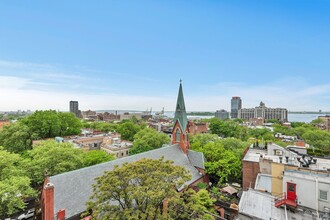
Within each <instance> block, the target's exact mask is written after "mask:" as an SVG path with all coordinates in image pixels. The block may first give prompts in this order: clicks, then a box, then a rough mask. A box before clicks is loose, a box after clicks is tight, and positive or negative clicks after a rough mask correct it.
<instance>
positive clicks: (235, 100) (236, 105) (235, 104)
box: [230, 96, 242, 118]
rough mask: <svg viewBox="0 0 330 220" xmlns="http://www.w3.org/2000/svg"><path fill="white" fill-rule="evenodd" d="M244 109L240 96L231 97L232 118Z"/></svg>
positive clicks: (236, 116)
mask: <svg viewBox="0 0 330 220" xmlns="http://www.w3.org/2000/svg"><path fill="white" fill-rule="evenodd" d="M241 109H242V99H241V98H240V97H238V96H234V97H232V98H231V111H230V116H231V118H238V110H241Z"/></svg>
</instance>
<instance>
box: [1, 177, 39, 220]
mask: <svg viewBox="0 0 330 220" xmlns="http://www.w3.org/2000/svg"><path fill="white" fill-rule="evenodd" d="M35 195H36V193H35V191H34V190H33V189H32V188H31V187H30V179H29V178H28V177H26V176H13V177H10V178H8V179H5V180H3V181H0V198H1V199H0V219H5V218H6V217H8V216H10V215H12V214H14V213H16V212H18V211H20V210H23V209H24V208H25V206H26V203H25V202H24V198H28V197H32V196H35Z"/></svg>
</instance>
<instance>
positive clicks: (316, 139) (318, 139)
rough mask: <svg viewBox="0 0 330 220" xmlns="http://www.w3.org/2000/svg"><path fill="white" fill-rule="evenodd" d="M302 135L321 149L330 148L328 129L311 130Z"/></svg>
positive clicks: (309, 142)
mask: <svg viewBox="0 0 330 220" xmlns="http://www.w3.org/2000/svg"><path fill="white" fill-rule="evenodd" d="M302 137H303V138H304V140H305V141H306V142H307V143H308V144H310V145H312V146H314V147H316V148H319V149H321V150H328V149H330V133H329V132H327V131H322V130H315V131H312V130H309V131H307V132H305V133H304V134H303V135H302Z"/></svg>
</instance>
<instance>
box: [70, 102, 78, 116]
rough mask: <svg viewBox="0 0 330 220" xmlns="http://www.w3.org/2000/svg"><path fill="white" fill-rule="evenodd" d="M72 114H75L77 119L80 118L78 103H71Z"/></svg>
mask: <svg viewBox="0 0 330 220" xmlns="http://www.w3.org/2000/svg"><path fill="white" fill-rule="evenodd" d="M70 112H72V113H74V114H75V115H76V116H77V117H78V116H79V105H78V101H70Z"/></svg>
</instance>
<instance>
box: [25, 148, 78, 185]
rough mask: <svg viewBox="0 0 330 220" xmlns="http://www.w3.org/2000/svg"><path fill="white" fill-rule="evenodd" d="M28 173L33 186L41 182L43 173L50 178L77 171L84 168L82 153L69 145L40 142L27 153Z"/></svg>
mask: <svg viewBox="0 0 330 220" xmlns="http://www.w3.org/2000/svg"><path fill="white" fill-rule="evenodd" d="M26 157H27V160H28V162H27V163H28V164H29V173H30V174H31V177H32V179H33V182H34V183H35V184H40V183H41V182H42V181H43V178H44V174H45V171H47V172H48V174H49V175H50V176H52V175H56V174H60V173H64V172H68V171H71V170H75V169H79V168H82V167H83V166H84V163H83V151H82V150H81V149H77V148H73V146H72V145H71V144H70V143H67V142H64V143H56V142H55V141H42V142H41V143H39V144H38V145H36V146H35V147H34V148H33V149H32V150H31V151H29V152H28V153H27V156H26Z"/></svg>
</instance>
